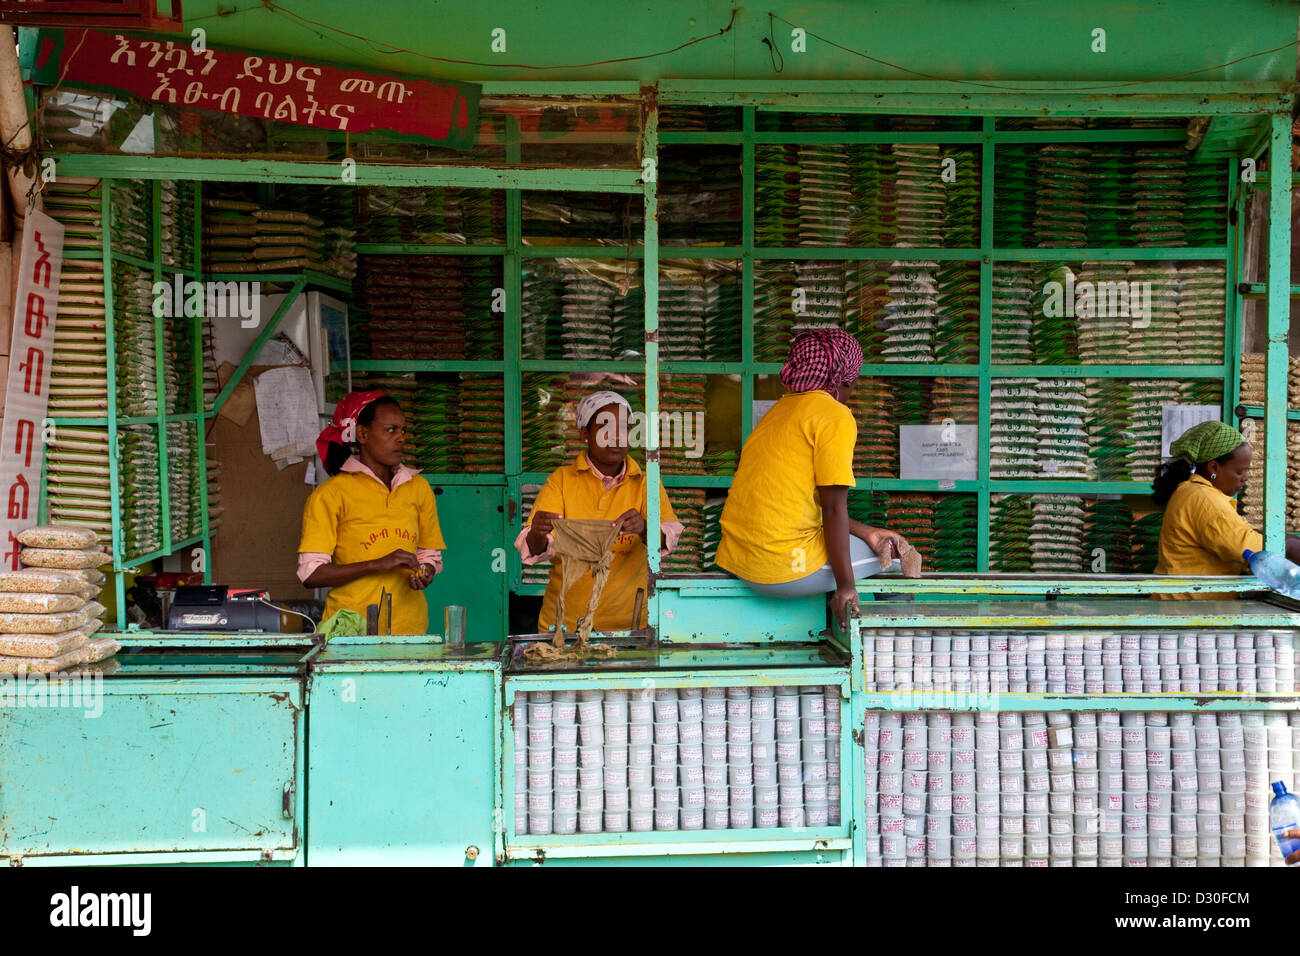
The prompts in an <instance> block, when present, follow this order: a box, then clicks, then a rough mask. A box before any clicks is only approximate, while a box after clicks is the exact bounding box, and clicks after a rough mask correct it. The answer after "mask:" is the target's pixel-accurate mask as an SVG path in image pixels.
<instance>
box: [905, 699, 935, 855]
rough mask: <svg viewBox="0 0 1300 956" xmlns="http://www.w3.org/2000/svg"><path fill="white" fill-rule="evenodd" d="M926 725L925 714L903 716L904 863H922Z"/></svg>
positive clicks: (926, 743)
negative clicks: (905, 860) (905, 859)
mask: <svg viewBox="0 0 1300 956" xmlns="http://www.w3.org/2000/svg"><path fill="white" fill-rule="evenodd" d="M928 766H929V728H928V726H927V725H926V721H925V714H913V713H908V714H904V715H903V801H902V810H903V838H904V839H903V845H904V855H905V856H906V858H907V865H908V866H924V864H925V831H926V810H927V807H928V801H927V800H926V795H927V781H928V777H929V773H928V770H927V768H928Z"/></svg>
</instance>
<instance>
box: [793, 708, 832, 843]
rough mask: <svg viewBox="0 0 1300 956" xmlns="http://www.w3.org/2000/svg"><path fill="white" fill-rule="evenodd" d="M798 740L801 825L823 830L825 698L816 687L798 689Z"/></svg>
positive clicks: (826, 778) (826, 817) (827, 813)
mask: <svg viewBox="0 0 1300 956" xmlns="http://www.w3.org/2000/svg"><path fill="white" fill-rule="evenodd" d="M799 739H800V751H801V753H800V756H801V758H802V764H803V798H804V799H803V804H804V825H805V826H810V827H824V826H826V825H827V822H828V821H829V820H830V807H829V804H828V801H827V783H828V781H829V774H828V771H827V769H826V763H827V753H826V750H827V745H826V695H825V692H824V691H823V690H822V688H821V687H820V686H819V685H813V686H809V687H801V688H800V689H799Z"/></svg>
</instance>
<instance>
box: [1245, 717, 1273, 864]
mask: <svg viewBox="0 0 1300 956" xmlns="http://www.w3.org/2000/svg"><path fill="white" fill-rule="evenodd" d="M1241 733H1242V760H1243V762H1244V763H1245V766H1246V792H1245V793H1244V794H1243V800H1242V803H1243V805H1244V806H1245V828H1246V865H1247V866H1268V864H1269V860H1268V857H1269V851H1270V850H1271V849H1272V840H1271V839H1270V831H1269V825H1268V802H1269V798H1268V792H1269V786H1268V785H1269V766H1268V731H1267V730H1266V729H1265V726H1264V714H1262V713H1260V712H1258V711H1247V712H1246V713H1243V714H1242V715H1241Z"/></svg>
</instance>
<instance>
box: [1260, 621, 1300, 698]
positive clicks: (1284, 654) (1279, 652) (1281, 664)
mask: <svg viewBox="0 0 1300 956" xmlns="http://www.w3.org/2000/svg"><path fill="white" fill-rule="evenodd" d="M1273 655H1274V658H1275V665H1274V666H1275V668H1276V670H1275V676H1276V680H1277V692H1278V693H1279V694H1294V693H1295V691H1296V669H1295V668H1296V659H1295V658H1296V655H1295V637H1294V636H1293V635H1292V634H1291V633H1290V632H1288V631H1276V632H1274V634H1273ZM1263 689H1264V688H1262V687H1261V688H1260V690H1263Z"/></svg>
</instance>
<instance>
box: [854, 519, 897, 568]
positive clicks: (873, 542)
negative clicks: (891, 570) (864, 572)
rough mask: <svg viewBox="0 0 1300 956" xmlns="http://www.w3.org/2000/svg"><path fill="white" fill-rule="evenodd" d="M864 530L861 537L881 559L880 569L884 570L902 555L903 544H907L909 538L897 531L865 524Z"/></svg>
mask: <svg viewBox="0 0 1300 956" xmlns="http://www.w3.org/2000/svg"><path fill="white" fill-rule="evenodd" d="M862 532H863V533H862V534H861V535H859V537H861V538H862V540H863V541H865V542H866V543H867V546H868V547H869V548H871V550H872V551H874V552H875V553H876V557H877V558H879V559H880V570H882V571H884V570H885V569H887V568H888V567H889V565H890V563H891V562H892V561H893V560H894V559H895V558H897V557H901V556H902V553H903V545H905V544H907V539H906V538H904V537H903V536H902V535H901V534H899V533H898V532H897V531H886V530H885V529H884V528H872V527H870V526H864V527H863V529H862Z"/></svg>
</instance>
